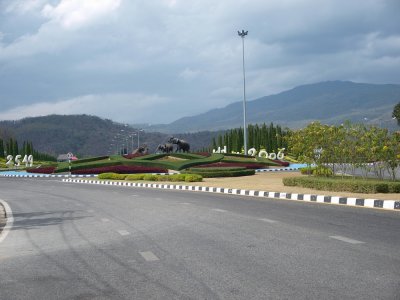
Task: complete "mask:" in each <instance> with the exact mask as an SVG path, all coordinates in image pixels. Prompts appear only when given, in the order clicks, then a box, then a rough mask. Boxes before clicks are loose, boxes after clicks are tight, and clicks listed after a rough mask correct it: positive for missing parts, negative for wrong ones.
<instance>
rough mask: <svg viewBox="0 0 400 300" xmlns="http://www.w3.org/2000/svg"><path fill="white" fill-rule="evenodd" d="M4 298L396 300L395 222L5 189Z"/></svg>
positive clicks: (68, 190)
mask: <svg viewBox="0 0 400 300" xmlns="http://www.w3.org/2000/svg"><path fill="white" fill-rule="evenodd" d="M0 199H3V200H5V201H7V203H8V204H9V205H10V207H11V209H12V211H13V214H14V224H13V227H12V230H11V231H10V232H9V234H8V236H7V237H6V238H5V239H4V240H3V241H2V242H1V243H0V299H7V300H10V299H400V251H399V250H400V235H399V228H400V214H399V212H391V211H380V210H373V209H365V208H352V207H340V206H333V205H324V204H317V203H299V202H298V201H284V200H272V199H271V200H268V199H267V200H260V199H258V198H254V199H253V198H250V197H245V198H243V197H240V196H230V195H217V194H209V193H193V192H181V191H169V190H153V189H143V188H142V189H141V188H128V187H113V186H93V185H82V184H73V183H62V182H60V181H59V180H50V179H16V178H1V179H0Z"/></svg>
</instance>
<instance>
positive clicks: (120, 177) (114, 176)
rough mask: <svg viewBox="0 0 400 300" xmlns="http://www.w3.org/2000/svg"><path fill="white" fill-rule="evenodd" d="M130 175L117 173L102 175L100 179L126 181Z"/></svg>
mask: <svg viewBox="0 0 400 300" xmlns="http://www.w3.org/2000/svg"><path fill="white" fill-rule="evenodd" d="M127 176H128V175H126V174H117V173H102V174H99V176H98V178H99V179H113V180H125V178H126V177H127Z"/></svg>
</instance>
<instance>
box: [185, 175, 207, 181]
mask: <svg viewBox="0 0 400 300" xmlns="http://www.w3.org/2000/svg"><path fill="white" fill-rule="evenodd" d="M185 181H186V182H199V181H203V177H202V176H201V175H198V174H187V175H186V176H185Z"/></svg>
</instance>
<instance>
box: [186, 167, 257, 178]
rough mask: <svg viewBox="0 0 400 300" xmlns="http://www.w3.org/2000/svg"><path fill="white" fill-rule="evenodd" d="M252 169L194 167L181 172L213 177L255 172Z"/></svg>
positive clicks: (252, 173)
mask: <svg viewBox="0 0 400 300" xmlns="http://www.w3.org/2000/svg"><path fill="white" fill-rule="evenodd" d="M255 172H256V171H255V170H254V169H246V168H227V169H225V170H224V168H216V169H209V168H195V169H194V170H193V169H187V170H185V171H184V172H183V173H184V174H198V175H201V176H202V177H203V178H214V177H237V176H248V175H254V174H255Z"/></svg>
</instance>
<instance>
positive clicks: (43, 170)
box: [26, 167, 56, 174]
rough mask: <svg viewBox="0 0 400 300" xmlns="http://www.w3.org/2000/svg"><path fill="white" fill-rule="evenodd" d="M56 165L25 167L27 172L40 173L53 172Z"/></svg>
mask: <svg viewBox="0 0 400 300" xmlns="http://www.w3.org/2000/svg"><path fill="white" fill-rule="evenodd" d="M55 170H56V167H40V168H29V169H26V172H28V173H40V174H53V173H54V171H55Z"/></svg>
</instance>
